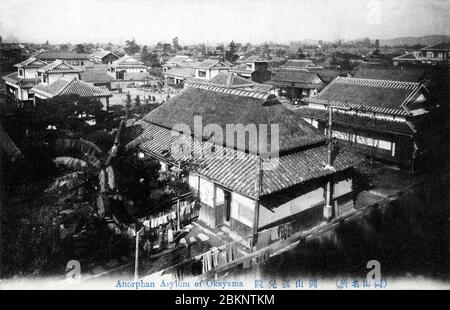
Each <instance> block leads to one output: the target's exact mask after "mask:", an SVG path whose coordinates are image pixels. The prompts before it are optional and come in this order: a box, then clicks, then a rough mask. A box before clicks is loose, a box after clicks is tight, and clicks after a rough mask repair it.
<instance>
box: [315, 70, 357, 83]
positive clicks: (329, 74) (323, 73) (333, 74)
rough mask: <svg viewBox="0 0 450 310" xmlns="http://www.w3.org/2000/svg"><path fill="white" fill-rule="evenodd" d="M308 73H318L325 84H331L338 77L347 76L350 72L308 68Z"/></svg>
mask: <svg viewBox="0 0 450 310" xmlns="http://www.w3.org/2000/svg"><path fill="white" fill-rule="evenodd" d="M308 72H314V73H317V75H318V76H319V77H320V78H321V79H322V81H324V82H325V83H330V82H331V81H333V80H334V79H335V78H337V77H338V76H347V75H348V73H349V71H347V70H341V69H328V68H320V67H319V68H314V67H313V68H308Z"/></svg>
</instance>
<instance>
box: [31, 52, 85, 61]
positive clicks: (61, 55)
mask: <svg viewBox="0 0 450 310" xmlns="http://www.w3.org/2000/svg"><path fill="white" fill-rule="evenodd" d="M34 57H36V58H37V59H42V60H56V59H62V60H88V59H89V58H90V55H89V54H78V53H73V52H47V51H44V52H39V53H37V54H35V55H34Z"/></svg>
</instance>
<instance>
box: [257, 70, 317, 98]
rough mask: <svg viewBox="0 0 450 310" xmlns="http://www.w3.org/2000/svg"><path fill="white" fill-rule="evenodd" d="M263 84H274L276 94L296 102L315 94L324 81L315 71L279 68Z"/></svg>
mask: <svg viewBox="0 0 450 310" xmlns="http://www.w3.org/2000/svg"><path fill="white" fill-rule="evenodd" d="M264 84H269V85H273V86H275V87H276V88H277V90H278V96H282V97H286V98H288V99H289V100H291V102H296V101H297V103H299V102H300V101H302V100H303V99H305V98H308V97H312V96H315V95H317V93H318V92H319V91H320V90H322V88H323V87H324V82H323V80H322V79H321V78H320V76H319V75H318V74H317V73H315V72H308V71H303V70H279V71H278V72H276V73H275V75H274V76H273V77H272V78H271V79H270V80H269V81H266V82H264Z"/></svg>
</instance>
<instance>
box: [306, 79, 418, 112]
mask: <svg viewBox="0 0 450 310" xmlns="http://www.w3.org/2000/svg"><path fill="white" fill-rule="evenodd" d="M420 87H421V85H420V84H419V83H412V82H399V81H387V80H372V79H358V78H344V77H337V78H336V79H334V80H333V82H331V83H330V84H329V85H328V86H327V87H325V88H324V89H323V90H322V91H321V92H320V93H319V94H318V95H317V96H315V97H310V98H307V99H306V101H308V102H310V103H317V104H323V105H329V104H332V105H334V106H341V107H346V108H352V109H357V110H368V111H371V112H377V113H385V114H393V115H405V116H406V115H409V113H407V112H406V111H405V109H404V108H403V104H404V103H405V101H406V100H407V99H409V98H410V97H411V96H412V95H413V94H415V93H416V92H417V91H418V90H419V88H420Z"/></svg>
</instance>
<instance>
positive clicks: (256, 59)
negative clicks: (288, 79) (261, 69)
mask: <svg viewBox="0 0 450 310" xmlns="http://www.w3.org/2000/svg"><path fill="white" fill-rule="evenodd" d="M244 62H245V63H251V62H269V61H268V60H267V59H265V58H264V57H262V56H258V55H252V56H250V57H249V58H247V59H246V60H244Z"/></svg>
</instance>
